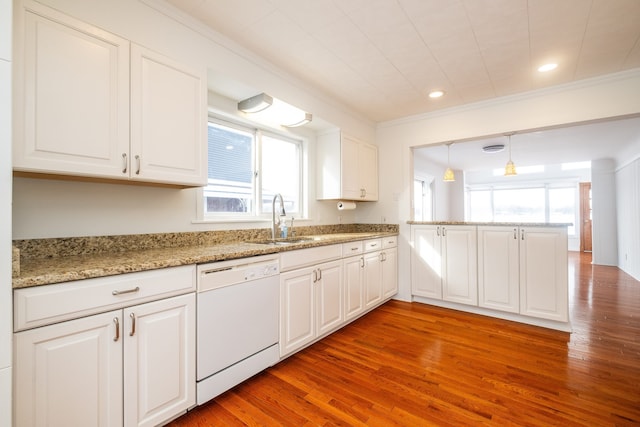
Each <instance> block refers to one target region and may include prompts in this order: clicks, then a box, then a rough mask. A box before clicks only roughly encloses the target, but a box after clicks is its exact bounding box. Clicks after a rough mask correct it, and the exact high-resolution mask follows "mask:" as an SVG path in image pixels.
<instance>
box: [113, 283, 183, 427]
mask: <svg viewBox="0 0 640 427" xmlns="http://www.w3.org/2000/svg"><path fill="white" fill-rule="evenodd" d="M124 322H125V328H124V339H125V346H124V360H125V366H124V368H125V370H124V372H125V373H124V420H125V421H124V425H125V427H127V426H155V425H158V424H160V423H162V422H163V421H166V420H168V419H170V418H172V417H174V416H175V415H177V414H179V413H181V412H183V411H185V410H187V409H188V408H190V407H191V406H193V405H195V403H196V399H195V397H196V393H195V391H196V368H195V367H196V360H195V355H196V351H195V350H196V341H195V333H196V311H195V294H193V293H192V294H187V295H182V296H178V297H173V298H168V299H164V300H160V301H155V302H151V303H147V304H142V305H138V306H134V307H130V308H127V309H125V310H124Z"/></svg>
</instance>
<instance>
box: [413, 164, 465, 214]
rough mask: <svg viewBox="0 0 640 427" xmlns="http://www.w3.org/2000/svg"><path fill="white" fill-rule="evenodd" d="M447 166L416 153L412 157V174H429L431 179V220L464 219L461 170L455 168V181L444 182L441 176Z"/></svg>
mask: <svg viewBox="0 0 640 427" xmlns="http://www.w3.org/2000/svg"><path fill="white" fill-rule="evenodd" d="M446 168H447V167H446V166H442V165H440V164H437V163H435V162H432V161H431V160H429V159H427V158H424V157H421V156H419V155H416V154H415V153H414V157H413V174H414V175H415V176H418V175H420V174H423V175H431V176H434V177H435V179H434V180H433V194H434V200H433V208H434V209H433V220H434V221H463V220H464V176H463V173H462V171H459V170H455V171H454V174H455V177H456V180H455V182H444V181H443V180H442V177H443V175H444V171H445V169H446Z"/></svg>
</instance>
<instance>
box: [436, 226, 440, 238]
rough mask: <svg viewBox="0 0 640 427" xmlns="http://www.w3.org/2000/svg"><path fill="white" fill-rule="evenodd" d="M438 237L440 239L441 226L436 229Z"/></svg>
mask: <svg viewBox="0 0 640 427" xmlns="http://www.w3.org/2000/svg"><path fill="white" fill-rule="evenodd" d="M436 235H437V236H438V237H440V226H437V227H436Z"/></svg>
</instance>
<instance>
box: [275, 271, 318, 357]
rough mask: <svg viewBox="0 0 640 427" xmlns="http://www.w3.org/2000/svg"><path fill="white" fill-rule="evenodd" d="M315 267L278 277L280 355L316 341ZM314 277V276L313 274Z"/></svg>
mask: <svg viewBox="0 0 640 427" xmlns="http://www.w3.org/2000/svg"><path fill="white" fill-rule="evenodd" d="M314 269H315V268H314V267H309V268H302V269H299V270H294V271H289V272H287V273H282V274H280V355H281V356H284V355H287V354H289V353H292V352H294V351H295V350H297V349H299V348H301V347H302V346H304V345H305V344H307V343H309V342H311V341H313V339H314V338H315V309H314V307H315V296H314V291H315V282H314V280H313V277H314V273H313V271H314ZM315 274H316V275H317V273H315Z"/></svg>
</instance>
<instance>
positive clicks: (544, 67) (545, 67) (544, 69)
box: [538, 63, 558, 73]
mask: <svg viewBox="0 0 640 427" xmlns="http://www.w3.org/2000/svg"><path fill="white" fill-rule="evenodd" d="M557 67H558V64H555V63H549V64H544V65H541V66H539V67H538V71H540V72H541V73H546V72H547V71H551V70H555V69H556V68H557Z"/></svg>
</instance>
